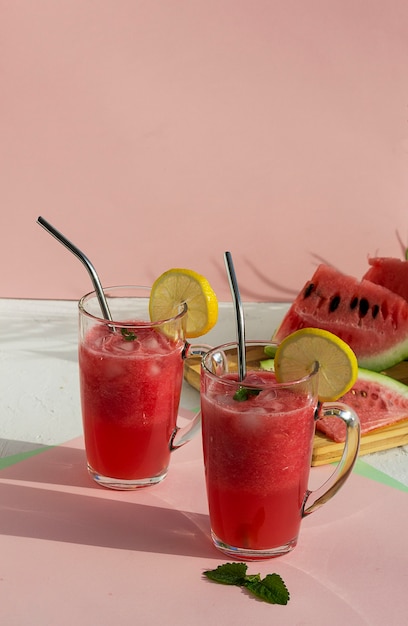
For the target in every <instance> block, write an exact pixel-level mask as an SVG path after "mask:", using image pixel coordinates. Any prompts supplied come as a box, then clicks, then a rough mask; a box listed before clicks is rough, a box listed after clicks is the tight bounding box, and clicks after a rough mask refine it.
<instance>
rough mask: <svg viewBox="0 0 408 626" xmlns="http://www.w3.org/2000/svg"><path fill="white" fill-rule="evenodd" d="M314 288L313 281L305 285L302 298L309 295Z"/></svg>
mask: <svg viewBox="0 0 408 626" xmlns="http://www.w3.org/2000/svg"><path fill="white" fill-rule="evenodd" d="M314 288H315V286H314V284H313V283H309V284H308V285H307V287H306V288H305V293H304V294H303V297H304V298H308V297H309V296H310V294H311V293H312V291H313V289H314Z"/></svg>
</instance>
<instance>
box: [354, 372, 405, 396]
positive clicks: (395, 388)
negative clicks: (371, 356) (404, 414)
mask: <svg viewBox="0 0 408 626" xmlns="http://www.w3.org/2000/svg"><path fill="white" fill-rule="evenodd" d="M357 381H363V382H364V381H367V382H368V383H377V384H378V385H381V386H384V387H387V388H388V389H389V390H390V391H392V392H393V393H396V394H398V395H400V396H403V397H404V398H406V399H407V401H408V385H405V384H404V383H402V382H401V381H399V380H396V379H395V378H391V376H387V375H386V374H381V373H380V372H373V371H372V370H369V369H365V368H363V367H359V368H358V377H357Z"/></svg>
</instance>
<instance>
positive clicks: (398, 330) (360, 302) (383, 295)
mask: <svg viewBox="0 0 408 626" xmlns="http://www.w3.org/2000/svg"><path fill="white" fill-rule="evenodd" d="M306 327H313V328H322V329H324V330H328V331H330V332H332V333H334V334H335V335H337V336H338V337H340V338H341V339H343V341H345V342H346V343H348V344H349V346H350V347H351V348H352V350H353V351H354V352H355V354H356V357H357V359H358V363H359V366H360V367H362V368H366V369H370V370H374V371H378V372H379V371H382V370H384V369H386V368H388V367H391V366H392V365H395V364H396V363H399V362H400V361H402V360H404V359H405V358H407V357H408V302H407V301H406V300H404V299H403V298H401V296H398V295H397V294H395V293H393V292H392V291H390V290H389V289H386V288H385V287H382V286H381V285H376V284H374V283H372V282H371V281H368V280H362V281H358V280H357V279H356V278H353V277H352V276H346V275H345V274H342V273H341V272H339V271H338V270H336V269H334V268H333V267H330V266H328V265H325V264H322V265H319V267H318V268H317V270H316V271H315V273H314V275H313V277H312V278H311V280H309V281H308V282H307V283H306V284H305V286H304V287H303V289H302V290H301V291H300V293H299V294H298V296H297V297H296V299H295V301H294V302H293V304H292V306H291V307H290V309H289V310H288V312H287V313H286V315H285V316H284V318H283V320H282V322H281V324H280V326H279V327H278V329H277V330H276V332H275V334H274V336H273V339H274V341H277V342H278V343H279V342H280V341H282V339H284V338H285V337H286V336H287V335H289V334H291V333H292V332H294V331H295V330H297V329H298V328H306Z"/></svg>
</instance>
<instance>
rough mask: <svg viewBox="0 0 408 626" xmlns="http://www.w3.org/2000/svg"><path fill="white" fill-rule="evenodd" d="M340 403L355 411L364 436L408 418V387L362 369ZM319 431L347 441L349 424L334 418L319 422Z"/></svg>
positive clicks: (327, 435)
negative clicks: (346, 424)
mask: <svg viewBox="0 0 408 626" xmlns="http://www.w3.org/2000/svg"><path fill="white" fill-rule="evenodd" d="M339 401H340V402H344V403H345V404H346V405H348V406H350V407H351V408H352V409H354V411H355V412H356V414H357V415H358V417H359V419H360V425H361V434H362V435H365V434H367V433H369V432H372V431H374V430H377V429H379V428H384V427H386V426H391V425H393V424H396V423H398V422H401V421H403V420H407V419H408V386H407V385H405V384H404V383H402V382H400V381H398V380H395V379H394V378H391V377H390V376H387V375H385V374H381V373H379V372H373V371H371V370H366V369H364V368H360V369H359V371H358V377H357V381H356V383H355V385H354V386H353V388H352V389H351V390H350V391H348V392H347V393H346V394H345V395H344V396H342V397H341V398H339ZM316 429H317V430H318V431H320V432H322V433H323V434H324V435H326V437H328V438H329V439H331V440H333V441H335V442H337V443H340V442H343V441H344V440H345V438H346V428H345V424H344V423H342V422H340V421H339V420H333V419H332V418H331V417H329V418H327V417H322V418H321V419H319V420H318V422H317V424H316Z"/></svg>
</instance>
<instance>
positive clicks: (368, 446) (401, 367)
mask: <svg viewBox="0 0 408 626" xmlns="http://www.w3.org/2000/svg"><path fill="white" fill-rule="evenodd" d="M200 363H201V359H200V357H190V358H188V359H186V361H185V365H184V378H185V380H186V381H187V382H188V383H189V384H190V385H191V386H192V387H194V389H197V390H198V391H199V390H200V367H201V365H200ZM384 373H385V374H387V375H388V376H392V378H395V379H396V380H400V381H401V382H403V383H405V384H408V362H406V361H404V362H403V363H399V364H398V365H396V366H394V367H393V368H390V369H389V370H387V371H386V372H384ZM405 444H408V415H407V419H405V420H402V421H400V422H398V423H396V424H393V425H392V426H385V427H383V428H376V429H375V430H372V431H371V432H369V433H367V434H366V435H362V437H361V443H360V456H363V455H364V454H369V453H370V452H378V451H379V450H388V449H390V448H396V447H398V446H403V445H405ZM342 452H343V444H342V443H336V442H334V441H332V440H331V439H329V438H328V437H326V436H325V435H323V434H322V433H316V435H315V440H314V446H313V456H312V465H314V466H315V465H325V464H327V463H333V462H337V461H338V460H339V459H340V457H341V454H342Z"/></svg>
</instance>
